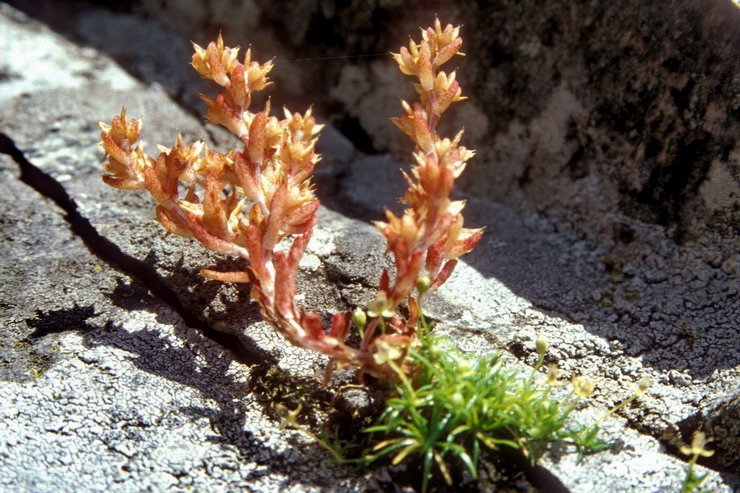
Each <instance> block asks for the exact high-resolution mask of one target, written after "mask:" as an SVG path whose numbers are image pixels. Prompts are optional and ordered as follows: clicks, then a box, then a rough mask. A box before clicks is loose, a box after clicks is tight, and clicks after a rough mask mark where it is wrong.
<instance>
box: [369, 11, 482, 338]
mask: <svg viewBox="0 0 740 493" xmlns="http://www.w3.org/2000/svg"><path fill="white" fill-rule="evenodd" d="M459 32H460V28H459V27H452V25H449V24H448V25H447V27H445V29H444V30H442V26H441V24H440V22H439V19H435V21H434V28H431V27H430V28H427V29H422V31H421V35H422V40H421V42H420V43H419V44H417V43H416V42H414V41H413V40H411V41H410V42H409V48H408V49H407V48H405V47H402V48H401V50H400V52H399V53H395V54H393V58H394V59H395V60H396V62H397V63H398V66H399V68H400V69H401V72H403V73H404V74H406V75H411V76H414V77H416V78H417V79H418V83H415V84H414V88H415V89H416V92H417V93H418V94H419V98H420V101H419V102H415V103H414V104H413V106H412V105H409V104H408V103H407V102H406V101H402V105H403V109H404V111H405V114H404V115H403V116H401V117H399V118H394V119H393V122H394V123H395V124H396V125H397V126H398V128H400V129H401V130H402V131H403V132H404V133H406V134H407V135H408V136H409V137H411V140H413V141H414V143H415V144H416V149H415V151H414V158H415V161H416V165H415V166H414V167H413V168H412V169H411V176H409V175H408V174H406V173H404V178H405V179H406V182H407V183H408V185H409V188H408V190H407V191H406V194H405V195H404V197H403V198H402V199H401V202H402V203H403V204H405V205H408V206H409V208H408V209H406V211H405V212H404V213H403V215H402V216H401V217H397V216H396V215H395V214H393V213H392V212H390V211H386V217H387V222H382V221H376V222H375V226H376V227H377V228H378V230H379V231H380V232H381V233H382V234H383V236H385V238H386V240H387V242H388V250H389V251H390V252H392V253H393V256H394V260H395V266H396V275H395V279H394V281H393V283H392V284H391V279H390V276H389V274H388V271H387V270H384V271H383V275H382V276H381V281H380V290H379V292H378V296H377V299H376V301H375V304H374V306H373V309H372V310H371V314H373V315H376V316H375V318H374V319H373V320H372V321H371V322H370V323H369V324H368V329H367V330H366V332H365V340H364V341H363V345H362V347H363V348H365V347H367V346H368V344H369V341H370V340H372V337H373V331H374V330H375V328H376V327H377V326H378V325H381V327H382V326H384V323H383V316H384V315H385V316H389V315H391V316H392V314H393V313H394V312H395V310H396V308H397V307H398V305H399V304H400V303H401V302H402V301H403V300H406V301H407V302H408V305H409V317H408V320H406V321H405V323H404V322H403V321H401V320H400V319H399V317H393V318H391V323H390V325H391V326H392V327H395V328H396V329H397V330H400V331H401V333H403V334H406V335H408V336H409V337H411V338H414V337H415V335H416V330H417V325H418V321H419V316H420V315H421V309H420V298H421V296H423V295H424V294H425V293H427V292H431V291H433V290H435V289H436V288H438V287H439V286H440V285H441V284H442V283H444V282H445V281H446V280H447V279H448V278H449V277H450V275H451V274H452V271H453V270H454V268H455V265H456V264H457V260H456V259H457V257H459V256H461V255H463V254H465V253H468V252H469V251H470V250H472V249H473V248H474V247H475V245H476V244H477V243H478V241H479V240H480V238H481V235H482V234H483V231H482V229H469V228H463V217H462V214H461V212H462V209H463V207H464V206H465V202H464V201H452V200H450V193H451V192H452V188H453V185H454V182H455V179H456V178H457V177H459V176H460V174H461V173H462V172H463V170H464V169H465V163H466V162H467V161H468V160H469V159H470V158H472V157H473V156H474V155H475V152H474V151H472V150H468V149H466V148H465V147H463V146H460V145H459V144H460V139H461V137H462V134H463V131H462V130H460V132H458V134H457V135H456V136H455V137H454V138H453V139H452V140H450V139H448V138H445V139H442V138H441V137H440V136H439V135H438V133H437V125H438V123H439V120H440V118H441V117H442V114H443V113H444V112H445V111H446V110H447V108H449V106H450V105H451V104H452V103H454V102H457V101H460V100H462V99H465V98H464V97H462V96H461V93H462V91H461V89H460V84H459V83H458V82H457V81H456V80H455V72H452V73H451V74H449V75H448V74H446V73H445V72H443V71H441V70H440V66H441V65H442V64H444V63H445V62H447V61H448V60H450V59H451V58H452V57H453V56H455V55H462V53H460V47H461V46H462V38H460V37H459ZM415 286H416V287H417V288H418V296H414V295H413V293H412V292H413V288H414V287H415Z"/></svg>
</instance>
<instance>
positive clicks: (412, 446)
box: [100, 19, 605, 490]
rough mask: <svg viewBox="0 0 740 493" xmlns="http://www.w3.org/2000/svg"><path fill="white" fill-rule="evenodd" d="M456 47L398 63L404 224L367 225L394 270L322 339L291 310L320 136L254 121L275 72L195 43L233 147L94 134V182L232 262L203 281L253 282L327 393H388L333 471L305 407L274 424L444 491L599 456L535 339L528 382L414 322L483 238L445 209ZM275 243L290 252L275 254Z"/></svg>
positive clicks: (291, 119) (316, 324) (574, 397)
mask: <svg viewBox="0 0 740 493" xmlns="http://www.w3.org/2000/svg"><path fill="white" fill-rule="evenodd" d="M459 34H460V28H459V27H453V26H452V25H447V26H446V27H445V28H444V29H443V28H442V24H441V23H440V22H439V20H438V19H436V20H435V22H434V25H433V26H432V27H429V28H426V29H422V31H421V40H420V41H419V42H416V41H413V40H411V41H410V43H409V46H408V48H407V47H402V48H401V49H400V50H399V52H398V53H395V54H393V58H394V60H395V61H396V63H397V64H398V66H399V69H400V70H401V72H403V73H404V74H406V75H409V76H411V77H413V78H414V79H415V82H414V83H413V87H414V89H415V90H416V92H417V94H418V100H417V101H415V102H413V103H411V104H410V103H408V102H406V101H402V102H401V106H402V109H403V114H402V115H401V116H400V117H398V118H395V119H393V122H394V123H395V124H396V126H397V127H398V128H399V129H400V130H402V131H403V132H404V133H405V134H407V135H408V136H409V137H410V138H411V140H412V141H413V143H414V145H415V150H414V152H413V158H414V166H413V167H412V168H411V171H410V173H408V174H407V173H404V174H403V179H404V180H405V181H406V183H407V184H408V189H407V191H406V193H405V195H404V196H403V198H402V199H401V202H402V203H403V204H405V205H406V206H407V209H406V210H405V211H404V212H403V214H401V215H400V216H397V215H395V214H393V213H392V212H390V211H388V212H386V220H385V221H376V222H375V223H374V224H375V226H376V227H377V229H378V231H379V232H380V234H382V236H383V237H384V238H385V239H386V242H387V251H388V252H389V253H391V254H392V256H393V261H394V264H395V269H394V270H393V271H389V270H387V269H383V270H382V272H381V275H380V283H379V286H378V290H377V294H376V296H375V301H374V302H372V303H370V304H369V306H367V307H366V309H362V308H361V307H358V308H357V309H356V310H355V311H354V312H345V313H335V314H333V315H332V316H331V317H329V318H330V320H331V322H330V324H329V325H328V326H324V325H323V323H322V320H324V319H323V318H322V317H321V316H320V315H318V314H315V313H312V312H309V311H307V310H306V309H304V308H302V307H299V306H298V305H297V304H296V301H295V300H296V294H297V288H296V274H297V271H298V264H299V262H300V260H301V258H302V257H303V254H304V252H305V250H306V247H307V246H308V244H309V241H310V239H311V235H312V232H313V228H314V227H315V226H316V224H317V222H318V218H317V215H316V211H317V209H318V207H319V200H318V199H317V198H316V196H315V194H314V185H313V183H312V174H313V171H314V168H315V166H316V165H317V163H318V161H319V156H318V154H316V152H315V147H316V142H317V139H318V135H319V132H320V131H321V128H322V125H319V124H317V123H316V120H315V118H314V117H313V116H312V111H311V109H310V108H309V109H308V110H307V111H305V113H303V114H300V113H293V112H290V111H288V110H287V109H284V110H283V115H282V118H279V117H277V116H274V115H272V114H271V107H270V102H269V101H268V102H267V103H266V104H265V105H264V107H263V108H262V109H261V110H257V111H256V112H253V111H252V110H251V109H250V104H251V100H252V94H253V93H255V92H257V91H261V90H263V89H265V88H266V87H268V86H269V85H270V84H271V82H269V77H268V75H269V73H270V71H271V69H272V68H273V63H272V62H266V63H259V62H257V61H255V60H253V59H252V54H251V51H250V50H247V51H246V54H245V56H244V57H243V61H239V59H238V54H239V51H240V50H239V48H231V47H228V46H226V45H225V44H224V40H223V39H222V37H221V36H219V37H218V39H217V40H216V41H215V42H211V43H210V44H208V46H207V47H206V48H202V47H200V46H198V45H196V44H194V45H193V47H194V51H195V52H194V54H193V57H192V60H191V64H192V66H193V67H194V68H195V69H196V70H197V71H198V73H200V75H201V76H203V77H204V78H206V79H210V80H212V81H213V82H215V83H216V84H217V85H218V86H220V87H221V91H220V92H218V93H217V94H216V95H215V97H209V96H201V98H202V99H203V101H204V102H205V104H206V105H207V108H208V112H207V116H206V120H207V121H208V122H209V123H212V124H217V125H222V126H224V127H225V128H227V129H228V130H229V131H231V132H232V133H233V134H234V135H236V136H237V137H238V138H239V139H240V140H241V145H240V147H239V148H238V149H233V150H230V151H228V152H226V153H221V152H218V151H214V150H212V149H210V148H209V147H208V146H207V145H206V144H205V143H204V142H201V141H198V142H195V143H190V144H186V143H185V142H184V140H183V138H182V137H181V136H178V137H177V139H176V141H175V144H174V146H172V147H169V148H166V147H160V148H159V153H158V154H157V155H155V156H150V155H148V154H147V153H146V152H145V150H144V149H143V146H142V145H141V144H140V143H139V136H140V132H141V128H142V124H141V122H140V121H139V120H137V119H134V118H131V119H129V118H127V115H126V111H125V110H123V109H122V110H121V113H120V115H118V116H115V117H114V118H113V119H112V121H111V123H110V124H104V123H101V124H100V127H101V130H102V132H101V138H102V142H101V145H102V146H103V149H104V150H105V162H104V164H103V167H104V168H105V170H106V171H107V172H108V174H106V175H104V176H103V180H104V181H105V183H107V184H108V185H110V186H113V187H116V188H119V189H123V190H146V191H148V192H149V193H150V194H151V196H152V198H153V199H154V200H155V201H156V203H157V207H156V219H157V221H158V222H159V223H160V224H161V225H162V226H163V227H164V228H165V230H166V231H167V232H168V233H174V234H177V235H181V236H185V237H191V238H194V239H195V240H197V241H198V242H200V243H201V244H202V245H203V246H205V247H206V248H208V249H210V250H213V251H215V252H218V253H221V254H224V255H228V256H233V257H237V258H238V259H241V260H242V261H243V264H242V268H241V270H237V271H233V272H219V271H215V270H212V269H202V270H201V274H202V275H203V276H204V277H206V278H209V279H213V280H216V281H222V282H237V283H249V284H250V285H251V293H250V294H251V297H252V299H253V300H254V301H255V302H256V303H257V304H258V305H259V308H260V311H261V314H262V316H263V318H264V320H265V321H266V322H268V323H269V325H271V326H272V327H273V328H274V329H275V330H276V331H277V332H279V333H280V334H282V335H283V336H284V337H285V338H286V339H287V340H288V341H289V342H290V343H291V344H294V345H296V346H299V347H301V348H305V349H310V350H314V351H318V352H321V353H323V354H325V355H326V356H328V358H329V363H328V364H327V367H326V379H325V381H328V378H329V376H330V375H331V373H332V371H333V370H334V369H337V368H347V367H355V368H357V369H358V370H359V376H358V378H361V375H362V374H370V375H373V376H375V377H378V378H379V379H380V381H381V382H385V385H387V390H386V397H387V399H386V402H385V409H384V410H383V411H382V413H381V414H380V415H379V417H378V418H377V420H376V422H375V424H374V425H372V426H370V427H368V428H367V429H366V430H365V431H366V434H365V435H362V436H365V437H366V438H368V440H365V441H364V442H363V443H365V445H366V447H367V448H366V449H365V451H364V452H363V453H361V454H360V455H359V456H357V457H355V458H353V459H347V458H346V457H344V455H343V454H342V453H341V452H342V450H346V447H344V446H340V445H339V444H338V443H337V442H336V441H334V440H333V439H330V437H331V436H332V434H331V433H330V432H329V431H327V430H326V429H325V430H324V431H323V432H322V433H320V434H316V433H314V432H311V431H310V430H308V429H307V428H305V426H302V425H300V424H299V423H298V418H299V415H300V413H301V411H302V408H301V406H300V405H299V406H297V407H293V408H288V407H286V406H285V405H283V404H280V406H282V407H280V406H277V408H276V412H277V414H278V415H279V416H281V417H282V419H283V420H284V422H285V424H286V425H289V426H293V427H299V429H302V430H303V431H305V432H306V433H309V434H310V435H311V436H312V437H314V438H315V439H316V440H318V441H319V442H320V443H321V444H322V445H324V446H325V447H326V448H327V449H328V450H329V451H331V453H332V456H333V457H334V458H335V459H337V460H340V461H345V462H347V461H348V460H350V461H353V462H355V463H361V464H365V465H367V464H370V463H373V462H375V461H378V460H381V459H384V458H388V459H389V460H390V462H391V463H392V464H398V463H400V462H408V463H411V464H413V463H418V464H419V467H420V468H421V469H420V470H421V481H420V483H421V488H422V490H426V489H427V488H428V486H429V481H430V478H431V477H432V476H433V475H434V474H439V475H441V477H442V478H444V480H445V481H446V482H447V483H450V484H451V483H452V482H453V481H454V480H455V478H457V477H459V471H458V469H459V468H460V467H462V469H463V470H467V473H468V474H469V475H470V476H471V477H473V478H475V477H477V475H478V466H479V463H480V461H481V458H482V457H483V456H484V455H486V454H491V453H493V454H496V453H498V452H499V451H501V450H502V449H505V448H509V449H512V450H516V451H518V452H520V453H521V454H523V455H524V456H525V457H526V458H527V459H528V460H529V461H531V462H532V463H534V461H536V460H537V458H538V457H539V456H540V455H541V453H542V452H543V451H544V450H545V448H546V447H547V446H548V445H549V444H552V443H563V444H570V445H572V446H574V447H575V448H576V449H577V451H578V453H579V454H583V453H585V452H588V451H594V450H600V449H603V448H604V447H605V444H604V443H602V442H600V441H599V440H597V439H596V433H597V432H598V425H596V424H594V425H592V426H589V427H582V426H578V425H574V424H570V421H569V416H570V414H571V413H572V411H573V410H574V409H575V407H576V405H577V404H578V403H579V402H580V401H581V400H582V399H585V398H587V397H588V396H589V395H590V394H591V392H593V384H591V383H590V381H588V380H587V379H584V378H579V379H576V380H574V381H573V392H572V393H571V395H570V396H569V397H568V398H567V399H565V400H556V399H553V398H552V397H551V389H552V388H553V387H554V386H555V385H556V384H557V369H556V367H550V368H549V370H548V376H547V379H546V381H545V382H544V383H540V382H538V381H537V380H538V379H537V378H536V377H537V373H538V372H539V370H540V369H541V367H542V365H543V362H544V356H545V352H546V350H547V343H546V341H545V340H544V339H538V340H537V344H536V350H537V353H538V355H539V360H538V362H537V364H536V365H535V368H534V369H533V370H532V372H531V374H530V375H529V376H521V375H520V374H519V372H517V371H514V370H510V369H508V368H506V367H504V365H503V364H502V357H501V355H489V356H485V357H482V358H479V359H477V358H475V357H473V356H471V355H466V354H463V353H461V352H460V351H459V350H457V349H456V348H455V347H454V345H452V344H451V343H450V342H449V341H446V340H444V339H443V338H440V337H437V336H435V335H434V334H432V333H431V327H430V325H429V324H428V323H427V321H426V319H425V317H424V314H423V312H422V308H421V306H422V301H423V299H424V297H425V296H426V295H427V294H429V293H432V292H434V291H435V290H436V289H437V288H438V287H439V286H440V285H442V284H443V283H444V282H445V281H446V280H447V279H448V278H449V276H450V275H451V274H452V272H453V270H454V269H455V266H456V264H457V258H458V257H460V256H462V255H464V254H466V253H468V252H470V251H471V250H472V249H473V248H474V247H475V246H476V244H477V243H478V241H479V240H480V238H481V235H482V230H481V229H471V228H465V227H464V226H463V216H462V211H463V209H464V207H465V202H464V201H460V200H451V199H450V194H451V192H452V189H453V186H454V183H455V180H456V179H457V178H458V177H459V176H460V174H461V173H462V172H463V170H464V169H465V166H466V163H467V161H469V160H470V159H471V158H472V157H473V156H474V152H473V151H472V150H469V149H466V148H465V147H464V146H462V145H460V142H461V139H462V135H463V132H462V130H461V131H459V132H458V133H457V134H456V135H455V136H454V137H452V138H446V137H445V138H443V137H440V135H439V134H438V132H437V128H438V124H439V122H440V120H441V119H442V117H443V116H444V114H445V112H446V111H447V109H448V108H449V107H450V105H452V104H453V103H456V102H458V101H461V100H463V99H465V98H464V97H463V96H462V90H461V88H460V84H459V83H458V81H457V80H456V74H455V72H454V71H453V72H451V73H446V72H444V71H442V70H441V67H442V65H444V64H445V63H447V62H448V61H449V60H450V59H452V58H453V57H455V56H457V55H462V53H461V52H460V49H461V47H462V38H461V37H460V36H459ZM281 242H286V243H288V248H287V249H284V248H283V249H278V245H279V244H280V243H281ZM353 327H354V331H356V333H357V334H358V335H359V339H356V338H351V339H350V340H359V342H357V343H350V342H348V335H349V334H350V333H351V332H352V331H353ZM360 381H361V380H360ZM360 442H362V441H361V440H360ZM360 442H358V443H360ZM360 448H361V447H360Z"/></svg>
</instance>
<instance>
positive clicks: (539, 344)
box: [534, 336, 547, 356]
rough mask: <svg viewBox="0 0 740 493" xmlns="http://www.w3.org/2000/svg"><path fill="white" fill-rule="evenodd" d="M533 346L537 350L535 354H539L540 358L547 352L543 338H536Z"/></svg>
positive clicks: (545, 340) (545, 341)
mask: <svg viewBox="0 0 740 493" xmlns="http://www.w3.org/2000/svg"><path fill="white" fill-rule="evenodd" d="M534 344H535V347H536V348H537V354H539V355H540V356H542V355H543V354H545V351H547V339H545V337H544V336H537V340H536V341H535V343H534Z"/></svg>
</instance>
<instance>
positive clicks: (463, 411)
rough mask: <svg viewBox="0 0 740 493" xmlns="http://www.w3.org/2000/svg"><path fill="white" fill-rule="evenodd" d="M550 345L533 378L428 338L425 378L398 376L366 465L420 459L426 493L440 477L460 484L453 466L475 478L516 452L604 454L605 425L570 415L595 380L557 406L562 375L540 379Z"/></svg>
mask: <svg viewBox="0 0 740 493" xmlns="http://www.w3.org/2000/svg"><path fill="white" fill-rule="evenodd" d="M545 350H546V342H545V341H544V339H538V341H537V351H538V353H539V360H538V363H537V365H536V366H535V368H533V370H532V373H531V374H530V375H529V376H525V375H522V374H521V373H520V372H518V371H516V370H512V369H508V368H505V367H504V366H503V365H502V361H501V358H500V355H498V354H497V355H490V356H485V357H482V358H480V359H476V357H475V356H473V355H465V354H463V353H461V352H460V351H459V350H457V349H456V348H454V347H453V346H452V345H451V344H449V343H448V342H446V341H445V340H444V339H441V338H439V337H436V336H433V335H431V334H429V333H428V331H421V337H420V345H419V346H418V347H417V348H416V349H415V350H413V351H412V352H411V353H410V355H409V357H410V358H411V361H412V363H413V364H414V365H415V366H416V368H417V370H416V371H415V372H414V373H413V374H412V375H411V376H407V375H406V374H404V373H403V372H402V371H400V369H399V370H398V377H399V379H398V381H397V382H395V383H394V384H393V385H394V387H393V389H392V390H391V394H390V398H389V399H388V400H387V402H386V408H385V410H384V412H383V413H382V414H381V416H380V418H379V420H378V421H377V424H376V425H375V426H372V427H370V428H368V429H367V430H366V431H367V432H370V433H373V434H374V435H373V440H378V439H379V440H381V441H380V442H379V443H377V444H376V445H375V446H374V447H372V449H371V452H370V453H367V455H365V457H364V462H366V463H370V462H373V461H375V460H377V459H379V458H381V457H384V456H389V457H393V458H392V463H393V464H399V463H401V462H402V461H405V460H410V459H416V460H419V461H420V464H421V469H422V491H426V490H427V488H428V485H429V480H430V478H431V477H432V474H433V472H434V470H436V471H438V472H439V473H441V474H442V476H443V477H444V479H445V481H446V482H447V483H448V484H452V474H451V467H452V466H451V464H452V463H458V464H459V463H462V464H463V465H464V468H466V469H467V470H468V472H469V473H470V475H471V476H472V477H473V478H477V473H478V464H479V461H480V458H481V456H482V455H483V454H485V453H494V454H495V453H496V451H499V450H500V449H501V448H502V447H510V448H511V449H516V450H518V451H519V452H520V453H522V454H523V455H524V456H525V457H527V458H528V459H529V460H530V461H531V462H532V464H534V463H535V461H536V459H537V458H538V457H539V456H540V455H541V452H542V451H543V449H544V448H545V447H546V446H548V445H549V444H553V443H563V444H570V445H575V447H577V450H578V452H579V454H582V453H584V452H590V451H597V450H602V449H604V448H606V447H607V445H606V444H605V443H604V442H602V441H599V440H598V439H597V438H596V434H597V432H598V431H599V427H598V425H597V424H594V425H591V426H588V427H580V426H577V425H573V424H572V423H570V422H569V419H568V418H569V415H570V414H571V412H572V411H573V409H574V408H575V406H576V405H577V403H578V402H579V400H580V399H581V398H583V397H587V396H589V395H590V394H591V393H592V392H593V385H592V384H591V383H590V382H589V381H588V380H587V379H575V380H574V382H573V391H572V392H571V393H570V395H569V396H568V397H567V398H566V399H562V398H560V399H555V398H553V397H552V396H551V389H552V388H553V386H554V385H555V380H556V370H555V368H554V367H553V368H551V369H550V371H549V372H548V379H547V381H546V382H544V383H538V382H536V379H535V377H536V375H537V372H538V370H539V368H540V367H541V366H542V363H543V361H544V354H545Z"/></svg>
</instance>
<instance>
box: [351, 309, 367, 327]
mask: <svg viewBox="0 0 740 493" xmlns="http://www.w3.org/2000/svg"><path fill="white" fill-rule="evenodd" d="M352 321H353V322H354V323H355V326H356V327H357V330H360V331H362V330H363V329H364V328H365V324H366V323H367V315H366V314H365V311H364V310H362V309H361V308H360V307H359V306H358V307H357V308H355V311H354V313H352Z"/></svg>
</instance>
